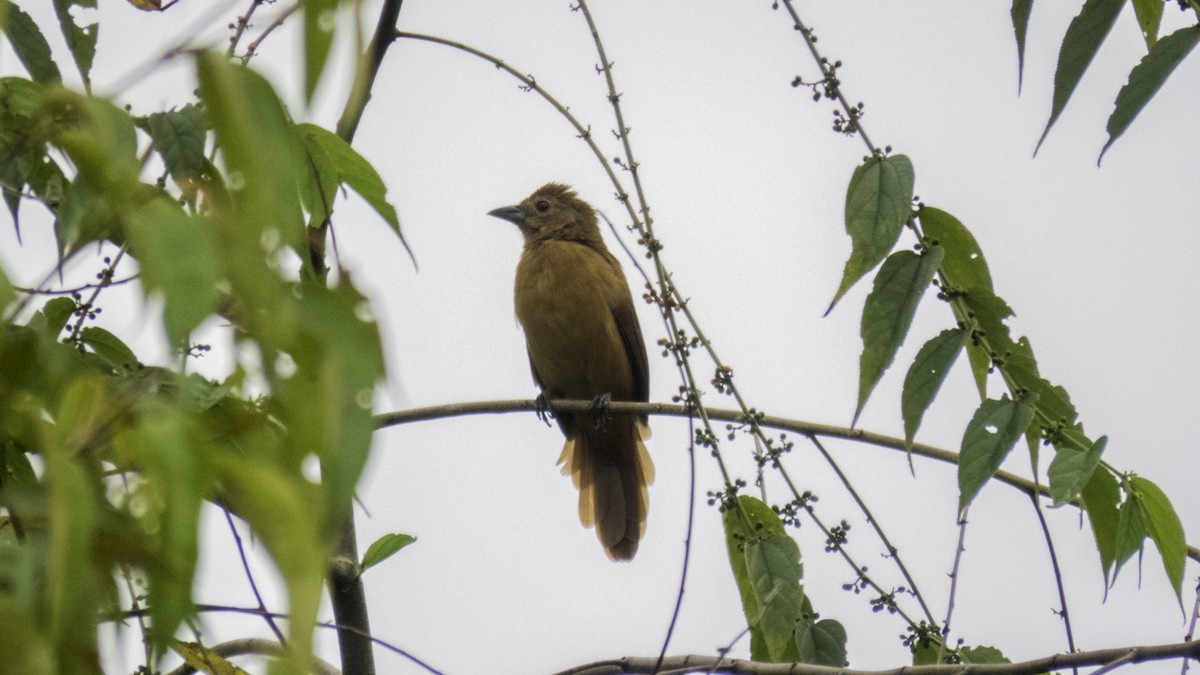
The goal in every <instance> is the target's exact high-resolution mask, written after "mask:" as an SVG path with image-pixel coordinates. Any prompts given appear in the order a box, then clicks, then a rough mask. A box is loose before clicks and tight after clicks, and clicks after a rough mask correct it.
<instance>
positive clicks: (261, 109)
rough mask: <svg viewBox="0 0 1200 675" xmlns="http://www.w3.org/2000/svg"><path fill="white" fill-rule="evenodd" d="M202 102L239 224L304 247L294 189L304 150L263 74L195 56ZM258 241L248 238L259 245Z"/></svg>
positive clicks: (218, 58)
mask: <svg viewBox="0 0 1200 675" xmlns="http://www.w3.org/2000/svg"><path fill="white" fill-rule="evenodd" d="M196 63H197V67H198V72H199V79H200V98H201V100H202V101H203V102H204V112H205V115H207V116H208V119H209V122H210V123H211V124H212V128H213V130H214V131H215V132H216V135H217V142H218V144H219V145H220V148H221V152H222V154H223V155H224V157H225V161H226V164H227V165H228V167H229V172H230V189H231V190H234V191H236V192H237V196H238V197H239V198H240V199H239V201H238V203H239V204H240V206H241V207H242V210H241V212H240V213H239V215H240V218H239V224H240V225H241V226H242V227H244V228H247V229H249V230H250V231H251V232H253V233H261V232H264V231H267V230H274V231H275V232H276V233H277V234H278V235H279V237H281V238H282V241H284V242H288V243H290V244H291V245H292V246H294V247H300V246H303V245H304V241H305V240H304V228H303V219H302V218H301V214H300V201H299V195H298V194H297V191H296V188H297V185H298V179H299V170H300V169H301V167H303V166H304V154H303V147H302V145H301V144H300V141H299V138H298V137H297V136H296V133H295V126H294V125H293V124H292V122H291V120H289V119H288V116H287V113H286V111H285V110H284V108H283V104H282V103H281V102H280V100H279V97H278V96H277V95H276V94H275V90H274V89H272V87H271V85H270V84H269V83H268V82H267V81H266V80H265V79H263V77H262V76H261V75H259V74H258V73H255V72H254V71H252V70H250V69H249V68H245V67H241V66H235V65H232V64H230V63H229V61H228V60H227V59H226V58H225V57H224V56H222V55H221V54H218V53H216V52H204V53H201V54H199V55H197V58H196ZM259 239H260V237H259V236H258V235H257V234H255V235H254V236H253V237H247V240H248V241H249V242H251V243H252V245H254V246H259V245H260V243H259Z"/></svg>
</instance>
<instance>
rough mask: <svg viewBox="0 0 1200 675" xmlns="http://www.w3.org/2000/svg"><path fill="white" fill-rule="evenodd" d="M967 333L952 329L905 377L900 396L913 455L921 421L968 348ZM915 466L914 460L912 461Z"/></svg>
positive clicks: (923, 349) (928, 344) (941, 335)
mask: <svg viewBox="0 0 1200 675" xmlns="http://www.w3.org/2000/svg"><path fill="white" fill-rule="evenodd" d="M966 340H967V331H965V330H963V329H961V328H951V329H948V330H944V331H942V332H941V333H938V334H937V335H936V336H934V337H932V338H930V340H929V341H928V342H926V343H925V345H924V346H923V347H921V351H919V352H917V358H916V359H914V360H913V364H912V366H910V367H909V369H908V374H907V375H906V376H905V377H904V389H903V393H901V395H900V414H901V415H902V416H903V418H904V446H905V449H906V450H907V451H908V452H912V443H913V438H914V437H915V436H916V434H917V428H918V427H920V426H921V418H922V417H923V416H924V415H925V411H926V410H927V409H928V408H929V404H930V403H932V402H933V397H934V396H937V392H938V389H940V388H941V386H942V383H943V382H945V381H946V375H947V374H949V373H950V368H951V366H953V365H954V361H955V359H957V358H958V355H959V353H961V352H962V350H963V345H964V344H966ZM909 461H910V462H911V461H912V460H911V457H910V459H909Z"/></svg>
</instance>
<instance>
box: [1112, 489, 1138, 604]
mask: <svg viewBox="0 0 1200 675" xmlns="http://www.w3.org/2000/svg"><path fill="white" fill-rule="evenodd" d="M1146 535H1147V531H1146V522H1145V519H1144V518H1143V516H1142V509H1141V508H1140V507H1139V506H1138V503H1137V497H1136V496H1135V495H1134V494H1133V493H1130V492H1128V491H1126V499H1125V501H1124V502H1123V503H1122V504H1121V507H1120V509H1118V516H1117V537H1116V541H1115V546H1114V558H1115V563H1116V564H1115V566H1114V568H1113V576H1112V583H1114V584H1115V583H1117V575H1118V574H1119V573H1120V572H1121V568H1122V567H1124V566H1125V563H1126V562H1128V561H1129V559H1130V558H1132V557H1133V554H1134V553H1140V552H1141V550H1142V545H1143V543H1144V542H1145V541H1146Z"/></svg>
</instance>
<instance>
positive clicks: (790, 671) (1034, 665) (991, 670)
mask: <svg viewBox="0 0 1200 675" xmlns="http://www.w3.org/2000/svg"><path fill="white" fill-rule="evenodd" d="M1178 658H1193V659H1200V641H1194V642H1177V643H1174V644H1164V645H1145V646H1138V647H1117V648H1114V649H1097V650H1095V651H1089V652H1076V653H1074V654H1055V655H1053V656H1046V657H1043V658H1040V659H1033V660H1032V661H1021V662H1020V663H995V664H986V665H982V664H980V665H969V664H962V663H956V664H947V665H935V666H901V667H899V668H892V669H889V670H852V669H849V668H832V667H830V666H810V665H806V664H803V663H762V662H758V661H742V660H737V659H734V660H726V659H723V658H721V657H717V656H695V655H692V656H674V657H671V658H668V659H664V660H663V662H662V667H661V668H660V669H658V670H655V669H654V665H655V663H656V662H657V661H658V659H657V658H655V657H626V658H623V659H608V660H604V661H596V662H593V663H589V664H586V665H582V666H576V667H575V668H571V669H569V670H564V671H562V672H561V673H558V675H618V674H621V673H628V674H631V675H632V674H641V673H645V674H647V675H649V674H650V673H660V674H662V673H676V672H678V673H685V672H693V671H700V670H703V671H705V672H709V673H723V674H725V675H1034V674H1035V673H1045V672H1048V671H1051V670H1054V669H1056V668H1072V667H1080V666H1109V665H1125V664H1129V663H1144V662H1146V661H1163V660H1166V659H1178Z"/></svg>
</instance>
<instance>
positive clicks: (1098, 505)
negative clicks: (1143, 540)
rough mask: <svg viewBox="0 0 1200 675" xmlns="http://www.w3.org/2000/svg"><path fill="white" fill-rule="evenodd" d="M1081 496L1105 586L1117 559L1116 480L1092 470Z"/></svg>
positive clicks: (1118, 494) (1117, 499)
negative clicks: (1098, 555) (1098, 556)
mask: <svg viewBox="0 0 1200 675" xmlns="http://www.w3.org/2000/svg"><path fill="white" fill-rule="evenodd" d="M1080 497H1082V499H1083V506H1084V508H1085V509H1086V510H1087V514H1088V522H1089V523H1091V526H1092V535H1093V536H1094V537H1095V538H1096V551H1097V552H1098V553H1099V554H1100V567H1101V569H1102V570H1103V571H1104V586H1105V588H1107V587H1108V575H1109V573H1110V572H1112V569H1113V565H1114V564H1115V563H1116V561H1117V527H1118V524H1119V522H1120V518H1121V516H1120V513H1119V512H1118V511H1117V504H1118V503H1119V502H1120V500H1121V492H1120V488H1119V486H1118V484H1117V479H1116V478H1114V477H1113V475H1112V474H1111V473H1109V472H1108V471H1093V472H1092V477H1091V479H1090V480H1089V481H1088V484H1087V485H1086V486H1084V488H1083V492H1082V493H1081V494H1080Z"/></svg>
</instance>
